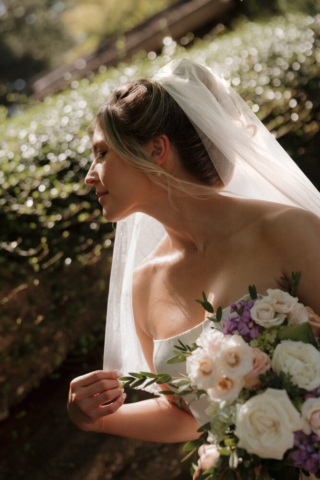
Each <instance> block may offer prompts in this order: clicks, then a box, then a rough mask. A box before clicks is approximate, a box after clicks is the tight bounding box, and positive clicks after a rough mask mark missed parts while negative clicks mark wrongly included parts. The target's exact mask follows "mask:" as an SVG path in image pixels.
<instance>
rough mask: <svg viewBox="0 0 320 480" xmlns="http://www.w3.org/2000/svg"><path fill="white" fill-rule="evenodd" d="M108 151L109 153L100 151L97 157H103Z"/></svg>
mask: <svg viewBox="0 0 320 480" xmlns="http://www.w3.org/2000/svg"><path fill="white" fill-rule="evenodd" d="M106 153H107V152H100V153H98V155H97V156H96V158H102V157H104V156H105V154H106Z"/></svg>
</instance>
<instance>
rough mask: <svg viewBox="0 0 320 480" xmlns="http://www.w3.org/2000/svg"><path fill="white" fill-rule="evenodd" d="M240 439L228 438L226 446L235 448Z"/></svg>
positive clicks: (225, 441) (225, 442)
mask: <svg viewBox="0 0 320 480" xmlns="http://www.w3.org/2000/svg"><path fill="white" fill-rule="evenodd" d="M238 441H239V440H238V439H237V438H235V437H231V438H226V439H225V440H224V444H225V446H226V447H235V446H236V445H237V443H238Z"/></svg>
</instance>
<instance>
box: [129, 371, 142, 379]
mask: <svg viewBox="0 0 320 480" xmlns="http://www.w3.org/2000/svg"><path fill="white" fill-rule="evenodd" d="M129 375H131V376H132V377H135V378H140V379H142V378H143V375H141V373H131V372H129Z"/></svg>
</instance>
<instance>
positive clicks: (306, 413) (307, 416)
mask: <svg viewBox="0 0 320 480" xmlns="http://www.w3.org/2000/svg"><path fill="white" fill-rule="evenodd" d="M301 414H302V422H303V425H302V430H303V431H304V433H306V434H307V435H310V433H311V432H313V433H315V434H316V435H318V437H320V398H308V400H306V401H305V402H304V404H303V405H302V409H301Z"/></svg>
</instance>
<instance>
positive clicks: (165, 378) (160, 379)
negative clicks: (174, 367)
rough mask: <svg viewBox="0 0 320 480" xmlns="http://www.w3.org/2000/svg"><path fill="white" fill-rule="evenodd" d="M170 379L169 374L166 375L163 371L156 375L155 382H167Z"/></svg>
mask: <svg viewBox="0 0 320 480" xmlns="http://www.w3.org/2000/svg"><path fill="white" fill-rule="evenodd" d="M170 380H172V377H171V375H168V374H167V373H163V374H160V375H158V379H157V380H156V383H168V382H170Z"/></svg>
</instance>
